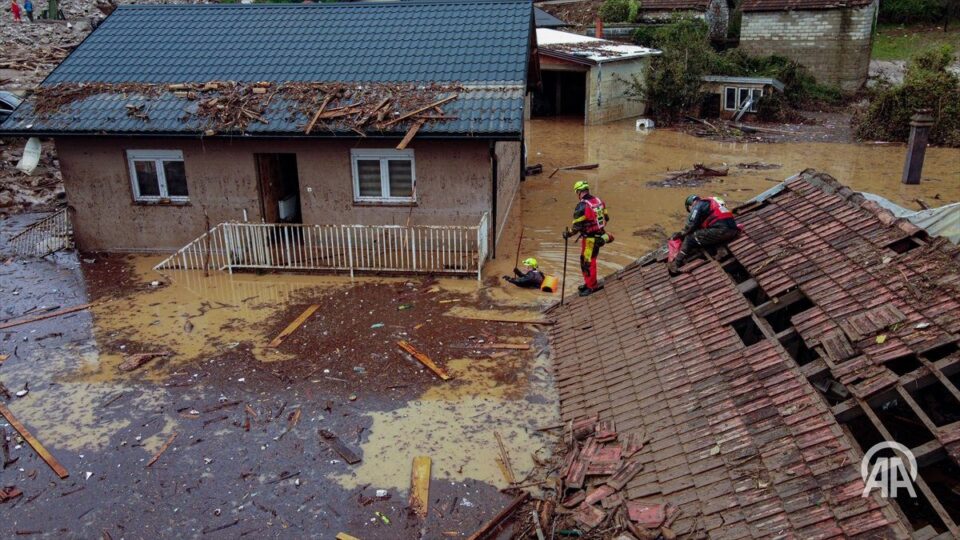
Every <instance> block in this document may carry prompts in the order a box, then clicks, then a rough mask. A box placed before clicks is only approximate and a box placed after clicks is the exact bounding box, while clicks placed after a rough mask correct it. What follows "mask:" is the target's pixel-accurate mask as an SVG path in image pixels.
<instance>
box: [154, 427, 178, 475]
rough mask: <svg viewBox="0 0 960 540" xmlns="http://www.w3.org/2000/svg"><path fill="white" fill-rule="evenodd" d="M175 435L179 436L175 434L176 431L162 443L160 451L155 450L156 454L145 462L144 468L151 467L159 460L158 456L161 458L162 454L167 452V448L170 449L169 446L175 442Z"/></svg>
mask: <svg viewBox="0 0 960 540" xmlns="http://www.w3.org/2000/svg"><path fill="white" fill-rule="evenodd" d="M177 435H179V433H177V432H176V431H174V432H173V434H172V435H170V437H169V438H168V439H167V440H166V442H164V443H163V446H161V447H160V450H157V453H156V454H154V455H153V458H151V459H150V461H149V462H147V467H146V468H149V467H152V466H153V464H154V463H156V462H157V461H158V460H159V459H160V456H162V455H163V453H164V452H166V451H167V448H170V445H171V444H173V441H175V440H176V438H177Z"/></svg>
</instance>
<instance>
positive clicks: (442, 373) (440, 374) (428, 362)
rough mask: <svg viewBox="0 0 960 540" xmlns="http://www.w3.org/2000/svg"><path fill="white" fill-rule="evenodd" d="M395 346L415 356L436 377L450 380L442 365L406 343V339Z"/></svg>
mask: <svg viewBox="0 0 960 540" xmlns="http://www.w3.org/2000/svg"><path fill="white" fill-rule="evenodd" d="M397 346H399V347H400V348H401V349H403V350H404V351H406V352H407V353H409V354H410V356H412V357H414V358H416V359H417V361H419V362H420V363H421V364H423V365H424V366H426V367H427V369H429V370H430V371H432V372H433V373H434V374H435V375H436V376H437V377H440V379H441V380H444V381H447V380H450V375H448V374H447V372H446V371H445V370H444V369H443V368H442V367H440V366H438V365H436V364H435V363H433V360H431V359H430V357H429V356H427V355H425V354H423V353H422V352H420V351H418V350H417V349H415V348H414V347H413V345H411V344H409V343H407V342H406V341H398V342H397Z"/></svg>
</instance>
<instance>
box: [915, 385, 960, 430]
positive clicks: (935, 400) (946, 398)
mask: <svg viewBox="0 0 960 540" xmlns="http://www.w3.org/2000/svg"><path fill="white" fill-rule="evenodd" d="M910 395H911V396H913V400H914V401H916V402H917V405H920V408H921V409H923V412H924V413H926V415H927V418H929V419H930V421H931V422H933V423H934V424H935V425H937V426H945V425H947V424H951V423H953V422H956V421H958V420H960V401H958V400H957V398H956V396H954V395H953V394H951V393H950V391H949V390H947V387H946V386H944V385H943V383H941V382H940V381H939V380H935V381H934V382H933V384H931V385H930V386H927V387H925V388H921V389H919V390H914V391H913V392H911V393H910Z"/></svg>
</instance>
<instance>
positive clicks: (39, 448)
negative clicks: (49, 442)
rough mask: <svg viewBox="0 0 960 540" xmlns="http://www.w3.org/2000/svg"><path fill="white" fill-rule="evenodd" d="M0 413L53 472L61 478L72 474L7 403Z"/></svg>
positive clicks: (2, 406) (0, 408)
mask: <svg viewBox="0 0 960 540" xmlns="http://www.w3.org/2000/svg"><path fill="white" fill-rule="evenodd" d="M0 414H2V415H3V417H4V418H6V419H7V422H10V425H11V426H13V429H15V430H17V433H19V434H20V436H21V437H23V440H25V441H27V444H29V445H30V447H31V448H33V451H34V452H36V453H37V455H38V456H40V457H41V458H42V459H43V461H45V462H46V463H47V465H49V466H50V468H51V469H53V472H55V473H57V476H59V477H60V478H61V479H63V478H66V477H68V476H70V473H68V472H67V469H65V468H64V466H63V465H61V464H60V462H59V461H57V458H55V457H53V456H52V455H51V454H50V452H48V451H47V449H46V448H44V447H43V445H42V444H40V441H38V440H37V439H36V438H35V437H34V436H33V434H31V433H30V432H29V431H28V430H27V428H26V427H24V425H23V424H21V423H20V421H19V420H17V418H16V417H15V416H13V413H12V412H10V409H8V408H7V406H6V405H0Z"/></svg>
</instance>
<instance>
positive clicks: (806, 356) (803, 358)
mask: <svg viewBox="0 0 960 540" xmlns="http://www.w3.org/2000/svg"><path fill="white" fill-rule="evenodd" d="M780 344H781V345H783V348H784V349H785V350H786V351H787V353H788V354H789V355H790V356H792V357H793V359H794V360H795V361H796V362H797V365H798V366H805V365H807V364H809V363H810V362H813V361H814V360H816V359H817V358H820V355H819V354H817V351H815V350H813V349H810V348H807V344H806V343H804V342H803V339H801V338H800V335H799V334H797V333H796V332H793V333H791V334H790V335H787V336H784V337H783V338H782V339H780Z"/></svg>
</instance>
